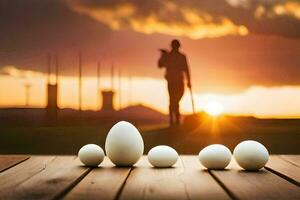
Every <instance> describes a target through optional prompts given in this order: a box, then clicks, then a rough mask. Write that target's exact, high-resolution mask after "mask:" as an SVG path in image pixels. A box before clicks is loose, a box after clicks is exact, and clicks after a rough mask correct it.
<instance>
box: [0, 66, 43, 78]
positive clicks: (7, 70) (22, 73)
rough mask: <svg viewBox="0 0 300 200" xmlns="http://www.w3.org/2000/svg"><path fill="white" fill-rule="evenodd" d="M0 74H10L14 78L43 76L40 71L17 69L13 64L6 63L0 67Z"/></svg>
mask: <svg viewBox="0 0 300 200" xmlns="http://www.w3.org/2000/svg"><path fill="white" fill-rule="evenodd" d="M0 75H6V76H11V77H14V78H32V77H41V76H44V74H43V73H41V72H36V71H32V70H23V69H19V68H17V67H15V66H13V65H6V66H4V67H2V68H1V69H0Z"/></svg>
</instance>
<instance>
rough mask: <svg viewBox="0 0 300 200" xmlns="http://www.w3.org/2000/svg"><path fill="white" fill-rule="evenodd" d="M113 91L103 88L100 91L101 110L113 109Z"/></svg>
mask: <svg viewBox="0 0 300 200" xmlns="http://www.w3.org/2000/svg"><path fill="white" fill-rule="evenodd" d="M114 95H115V93H114V91H112V90H104V91H102V108H101V110H102V111H114V110H115V108H114V103H113V102H114Z"/></svg>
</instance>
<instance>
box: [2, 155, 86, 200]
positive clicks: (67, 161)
mask: <svg viewBox="0 0 300 200" xmlns="http://www.w3.org/2000/svg"><path fill="white" fill-rule="evenodd" d="M38 162H39V160H38ZM23 170H25V171H26V170H27V169H23ZM89 171H90V168H86V167H82V166H81V163H80V161H79V159H75V157H73V156H72V157H71V156H60V157H55V158H54V159H52V160H51V161H50V162H47V163H46V164H44V168H43V169H42V170H40V171H39V172H38V173H36V174H35V175H34V176H31V177H30V178H28V179H27V180H25V181H23V182H21V183H20V184H18V185H16V186H15V187H14V188H11V190H10V191H11V192H9V193H7V194H1V195H4V197H5V198H3V199H31V200H34V199H54V198H56V197H59V196H61V195H62V194H63V193H64V192H65V191H67V190H68V189H69V188H70V187H72V186H73V185H74V184H76V182H77V181H78V180H80V178H82V176H84V175H85V174H86V173H88V172H89ZM0 199H1V197H0Z"/></svg>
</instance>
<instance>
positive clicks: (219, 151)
mask: <svg viewBox="0 0 300 200" xmlns="http://www.w3.org/2000/svg"><path fill="white" fill-rule="evenodd" d="M199 160H200V162H201V164H202V165H203V166H204V167H206V168H207V169H225V167H227V165H228V164H229V163H230V161H231V152H230V150H229V149H228V148H227V147H226V146H224V145H221V144H212V145H209V146H207V147H205V148H204V149H202V150H201V151H200V152H199Z"/></svg>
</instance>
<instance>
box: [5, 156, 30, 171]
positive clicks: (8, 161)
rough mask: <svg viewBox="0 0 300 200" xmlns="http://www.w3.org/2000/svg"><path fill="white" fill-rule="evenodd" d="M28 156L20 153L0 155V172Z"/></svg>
mask: <svg viewBox="0 0 300 200" xmlns="http://www.w3.org/2000/svg"><path fill="white" fill-rule="evenodd" d="M28 158H29V156H22V155H1V156H0V173H1V172H3V171H4V170H7V169H9V168H11V167H13V166H15V165H17V164H19V163H21V162H23V161H25V160H26V159H28Z"/></svg>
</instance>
